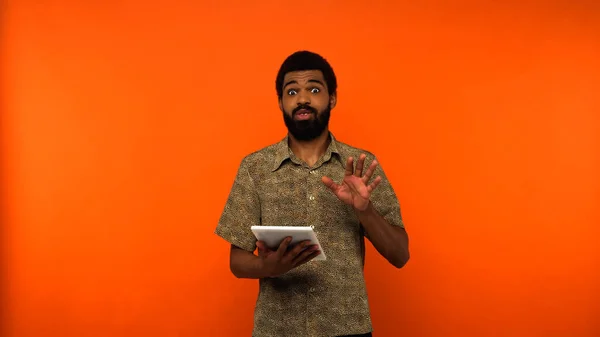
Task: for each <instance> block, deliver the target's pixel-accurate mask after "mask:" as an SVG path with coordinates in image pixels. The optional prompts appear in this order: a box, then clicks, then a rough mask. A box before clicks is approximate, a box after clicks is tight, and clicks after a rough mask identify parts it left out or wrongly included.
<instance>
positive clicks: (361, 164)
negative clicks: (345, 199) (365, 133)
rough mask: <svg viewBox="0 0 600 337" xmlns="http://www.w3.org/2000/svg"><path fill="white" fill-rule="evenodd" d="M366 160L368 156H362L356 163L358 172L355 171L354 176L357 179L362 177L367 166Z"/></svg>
mask: <svg viewBox="0 0 600 337" xmlns="http://www.w3.org/2000/svg"><path fill="white" fill-rule="evenodd" d="M365 158H367V156H366V155H364V154H361V155H360V156H359V157H358V162H357V163H356V170H355V171H354V175H355V176H357V177H360V176H362V171H363V167H364V166H365Z"/></svg>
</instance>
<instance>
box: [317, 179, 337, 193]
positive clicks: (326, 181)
mask: <svg viewBox="0 0 600 337" xmlns="http://www.w3.org/2000/svg"><path fill="white" fill-rule="evenodd" d="M321 181H323V184H325V186H326V187H327V188H329V189H330V190H331V191H332V192H335V191H337V190H338V188H339V186H338V185H337V184H336V183H335V182H334V181H333V179H331V178H329V177H323V178H321Z"/></svg>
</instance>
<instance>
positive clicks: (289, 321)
mask: <svg viewBox="0 0 600 337" xmlns="http://www.w3.org/2000/svg"><path fill="white" fill-rule="evenodd" d="M360 154H365V155H366V156H367V158H366V161H365V167H367V166H368V165H369V164H370V163H371V162H372V161H373V160H374V159H375V156H374V155H373V154H372V153H370V152H368V151H364V150H361V149H358V148H355V147H352V146H350V145H347V144H345V143H342V142H339V141H337V140H336V139H335V137H334V136H333V134H331V133H330V143H329V146H328V148H327V150H326V152H325V154H324V155H323V156H322V157H321V158H320V159H319V161H318V162H317V163H315V165H313V166H312V167H309V166H308V165H307V164H306V163H304V162H303V161H301V160H299V159H298V158H297V157H296V156H295V155H294V153H293V152H292V151H291V149H290V148H289V146H288V137H285V138H284V139H282V140H281V141H280V142H278V143H276V144H273V145H270V146H267V147H265V148H262V149H261V150H259V151H256V152H254V153H251V154H249V155H247V156H246V157H244V158H243V160H242V162H241V164H240V166H239V168H238V172H237V175H236V177H235V180H234V183H233V186H232V188H231V191H230V193H229V197H228V199H227V201H226V204H225V207H224V210H223V213H222V215H221V217H220V220H219V223H218V225H217V227H216V230H215V233H216V234H217V235H219V236H220V237H222V238H223V239H225V240H226V241H228V242H229V243H230V244H232V245H235V246H237V247H239V248H242V249H245V250H247V251H250V252H253V251H255V249H256V237H255V236H254V234H253V233H252V231H251V230H250V226H253V225H263V226H308V225H311V226H314V230H315V232H316V234H317V236H318V238H319V242H320V244H321V246H322V248H323V251H324V252H325V254H326V256H327V259H326V260H325V261H310V262H308V263H305V264H303V265H301V266H299V267H297V268H295V269H292V270H290V271H289V272H287V273H285V274H283V275H281V276H279V277H275V278H264V279H260V280H259V294H258V298H257V301H256V307H255V310H254V329H253V336H254V337H263V336H264V337H267V336H269V337H275V336H277V337H279V336H320V337H321V336H340V335H350V334H361V333H367V332H370V331H372V323H371V317H370V309H369V303H368V297H367V290H366V287H365V280H364V274H363V270H364V253H365V248H364V237H365V236H366V237H368V233H365V232H364V230H363V227H362V226H361V224H360V222H359V220H358V218H357V216H356V214H355V212H354V210H353V209H352V206H350V205H346V204H344V203H343V202H342V201H340V200H339V199H338V198H337V197H336V196H335V195H334V194H333V192H331V191H330V190H329V189H328V188H327V187H326V186H325V185H324V184H323V182H322V180H321V178H322V177H323V176H328V177H330V178H332V179H333V180H334V181H335V182H336V183H339V182H341V181H342V179H343V177H344V172H345V163H346V160H347V158H348V157H350V156H351V157H353V158H355V159H357V158H358V156H359V155H360ZM355 162H356V161H355ZM377 176H381V177H382V181H381V183H380V184H379V186H378V187H377V188H376V189H375V190H374V191H373V193H372V195H371V202H372V204H373V207H374V208H375V209H376V210H377V211H378V212H379V214H381V215H382V216H383V217H384V218H385V219H386V220H387V221H388V222H389V223H390V224H391V225H393V226H400V227H404V223H403V221H402V216H401V213H400V205H399V202H398V199H397V197H396V194H395V192H394V190H393V188H392V186H391V184H390V183H389V181H388V179H387V177H386V175H385V173H384V171H383V169H382V168H381V165H379V166H377V169H376V171H375V174H374V175H373V178H372V179H374V178H375V177H377Z"/></svg>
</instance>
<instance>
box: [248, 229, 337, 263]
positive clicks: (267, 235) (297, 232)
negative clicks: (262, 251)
mask: <svg viewBox="0 0 600 337" xmlns="http://www.w3.org/2000/svg"><path fill="white" fill-rule="evenodd" d="M250 229H251V230H252V233H254V236H256V239H257V240H258V241H263V242H264V243H265V244H266V245H267V247H270V248H272V249H277V247H279V244H280V243H281V241H283V239H285V238H286V237H288V236H290V237H291V238H292V242H290V245H294V244H297V243H299V242H301V241H304V240H310V242H311V244H313V245H317V247H318V249H319V251H320V252H321V253H320V254H319V255H317V256H316V257H315V258H314V259H313V260H321V261H322V260H325V259H326V257H325V252H324V251H323V248H322V247H321V244H320V243H319V239H317V234H316V233H315V231H314V230H313V227H312V226H251V227H250Z"/></svg>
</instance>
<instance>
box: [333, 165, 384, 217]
mask: <svg viewBox="0 0 600 337" xmlns="http://www.w3.org/2000/svg"><path fill="white" fill-rule="evenodd" d="M366 157H367V156H366V155H364V154H361V155H360V157H359V158H358V162H357V163H356V169H354V165H353V164H354V158H352V157H350V158H348V160H347V161H346V172H345V174H344V179H343V180H342V182H341V183H340V184H336V183H335V182H334V181H333V180H332V179H331V178H329V177H323V178H322V181H323V183H324V184H325V186H327V187H328V188H329V189H330V190H331V191H332V192H333V193H334V194H335V195H336V196H337V197H338V199H340V200H341V201H343V202H344V203H346V204H348V205H352V207H354V208H355V209H356V210H358V211H364V210H366V209H367V207H368V206H369V202H370V198H371V193H372V192H373V191H374V190H375V188H377V185H379V183H380V182H381V177H380V176H378V177H377V178H375V179H374V180H373V182H371V183H370V184H369V180H371V177H372V176H373V173H374V172H375V168H376V167H377V165H378V163H377V161H376V160H373V162H372V163H371V165H369V167H368V169H367V171H366V172H365V174H364V175H363V169H364V164H365V159H366Z"/></svg>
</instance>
